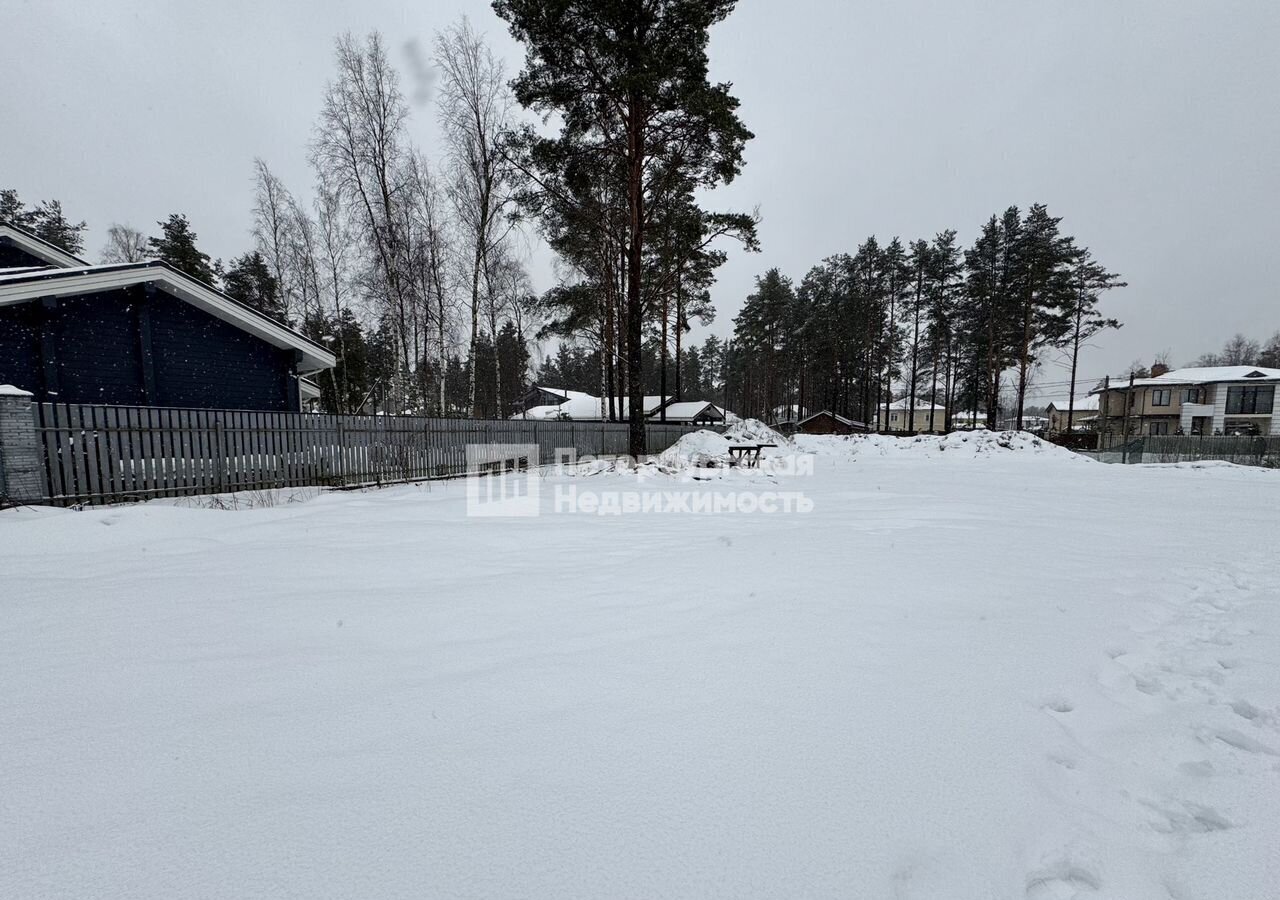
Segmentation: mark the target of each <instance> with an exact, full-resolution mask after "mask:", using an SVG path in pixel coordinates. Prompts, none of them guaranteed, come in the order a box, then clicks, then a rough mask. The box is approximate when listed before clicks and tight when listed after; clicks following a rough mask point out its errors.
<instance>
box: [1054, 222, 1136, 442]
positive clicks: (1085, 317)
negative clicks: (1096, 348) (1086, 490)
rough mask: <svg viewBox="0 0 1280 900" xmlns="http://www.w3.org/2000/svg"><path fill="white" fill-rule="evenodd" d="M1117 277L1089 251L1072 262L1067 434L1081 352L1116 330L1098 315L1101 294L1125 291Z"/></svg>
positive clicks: (1115, 324)
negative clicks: (1103, 334)
mask: <svg viewBox="0 0 1280 900" xmlns="http://www.w3.org/2000/svg"><path fill="white" fill-rule="evenodd" d="M1124 286H1125V283H1124V282H1123V281H1121V280H1120V276H1119V275H1116V274H1114V273H1113V272H1108V271H1107V270H1106V269H1105V268H1104V267H1103V266H1101V265H1099V264H1098V263H1097V262H1096V261H1095V260H1094V259H1093V254H1092V253H1091V252H1090V251H1089V248H1087V247H1084V248H1081V249H1080V250H1079V252H1077V254H1076V257H1075V259H1074V260H1072V262H1071V294H1070V296H1069V298H1068V301H1067V307H1066V319H1067V330H1066V334H1065V344H1066V349H1067V353H1068V354H1069V355H1070V357H1071V384H1070V386H1069V388H1068V392H1067V431H1070V430H1071V427H1072V425H1073V424H1074V419H1075V408H1076V372H1077V370H1078V366H1079V363H1080V348H1081V347H1082V346H1084V344H1085V343H1086V342H1087V341H1088V340H1089V339H1090V338H1092V337H1093V336H1094V335H1096V334H1098V333H1099V332H1101V331H1104V330H1106V329H1109V328H1119V327H1120V322H1119V320H1117V319H1109V318H1104V317H1103V316H1102V315H1101V314H1100V313H1099V312H1098V300H1099V299H1100V298H1101V296H1102V293H1103V292H1104V291H1109V290H1112V289H1113V288H1118V287H1124Z"/></svg>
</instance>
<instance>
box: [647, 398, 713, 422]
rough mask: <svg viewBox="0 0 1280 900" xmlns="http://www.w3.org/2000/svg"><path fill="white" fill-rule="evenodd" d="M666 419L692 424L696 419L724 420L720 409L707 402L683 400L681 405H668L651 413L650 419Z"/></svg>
mask: <svg viewBox="0 0 1280 900" xmlns="http://www.w3.org/2000/svg"><path fill="white" fill-rule="evenodd" d="M663 416H665V417H666V419H667V421H668V422H692V421H694V420H695V419H723V418H724V413H723V412H721V410H720V407H718V406H716V405H715V404H714V403H711V402H710V401H707V400H681V401H680V402H679V403H668V404H667V405H666V407H659V408H658V409H657V410H656V411H654V412H652V413H650V418H654V419H660V418H662V417H663Z"/></svg>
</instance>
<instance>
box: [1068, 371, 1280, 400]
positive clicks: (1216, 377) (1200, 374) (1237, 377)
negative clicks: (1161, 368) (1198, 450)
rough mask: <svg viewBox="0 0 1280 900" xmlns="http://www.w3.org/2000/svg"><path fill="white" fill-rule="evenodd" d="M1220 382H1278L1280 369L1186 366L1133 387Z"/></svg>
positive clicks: (1119, 385) (1118, 386) (1119, 384)
mask: <svg viewBox="0 0 1280 900" xmlns="http://www.w3.org/2000/svg"><path fill="white" fill-rule="evenodd" d="M1220 381H1280V369H1267V368H1264V367H1262V366H1188V367H1187V368H1185V369H1174V370H1172V371H1170V372H1165V373H1164V374H1163V375H1157V376H1156V377H1154V378H1135V379H1134V381H1133V386H1134V387H1165V386H1169V387H1176V386H1178V385H1182V384H1213V383H1215V382H1220ZM1128 386H1129V382H1128V381H1127V380H1125V381H1115V382H1113V383H1112V384H1111V390H1113V391H1114V390H1123V389H1124V388H1127V387H1128ZM1102 390H1103V387H1102V386H1101V385H1099V386H1098V387H1096V388H1094V389H1093V390H1092V391H1090V392H1089V393H1091V394H1097V393H1099V392H1101V391H1102Z"/></svg>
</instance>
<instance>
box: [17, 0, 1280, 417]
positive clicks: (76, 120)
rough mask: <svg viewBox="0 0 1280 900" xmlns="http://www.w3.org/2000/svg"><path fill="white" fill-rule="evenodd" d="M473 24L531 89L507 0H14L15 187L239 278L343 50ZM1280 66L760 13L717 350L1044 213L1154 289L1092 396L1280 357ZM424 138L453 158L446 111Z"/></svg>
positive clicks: (833, 4) (939, 21)
mask: <svg viewBox="0 0 1280 900" xmlns="http://www.w3.org/2000/svg"><path fill="white" fill-rule="evenodd" d="M463 13H465V14H467V15H468V16H470V18H471V19H472V21H473V23H475V24H476V25H477V27H478V28H479V29H481V30H483V31H485V32H486V33H487V34H488V35H489V37H490V38H491V40H492V42H493V44H494V46H495V47H496V48H497V49H498V51H499V52H500V54H501V55H502V56H504V58H506V59H507V60H508V62H509V65H510V67H511V69H512V71H513V73H514V71H515V69H516V68H517V67H518V65H519V62H520V59H521V53H520V50H519V48H518V47H517V46H516V45H515V44H514V43H513V42H512V41H511V40H510V38H509V37H508V36H507V33H506V30H505V28H504V27H503V24H502V23H501V22H499V21H498V20H497V19H496V18H495V17H494V16H493V14H492V12H491V10H490V8H489V4H488V3H487V2H484V0H432V2H426V0H414V2H408V3H406V2H392V0H364V2H351V0H306V2H303V0H278V2H276V0H272V2H263V0H253V2H250V0H217V2H200V3H197V2H158V0H154V2H153V0H81V2H74V0H0V21H3V22H4V23H5V32H6V36H5V41H4V47H5V55H6V60H7V65H6V71H7V75H6V77H5V79H4V81H3V86H0V123H3V126H2V128H3V139H2V140H0V186H11V187H15V188H17V189H18V190H19V192H20V193H21V194H22V196H23V197H24V198H26V199H27V200H28V201H35V200H40V199H47V198H58V199H60V200H61V201H62V202H63V205H64V207H65V209H66V210H67V212H68V214H70V215H72V216H75V217H78V218H84V219H87V220H88V222H89V224H90V226H91V231H90V236H89V241H88V250H89V253H90V255H91V256H93V257H94V258H96V256H97V251H98V249H99V248H100V247H101V245H102V241H103V234H104V232H105V229H106V226H107V225H108V224H110V223H111V222H113V221H121V222H128V223H130V224H133V225H135V226H138V227H141V228H143V229H144V230H150V231H154V230H155V229H154V226H153V223H154V222H155V221H156V220H157V219H161V218H163V217H165V216H167V215H168V214H169V213H170V212H183V213H186V214H187V215H188V217H189V218H190V219H191V222H192V225H193V227H194V228H195V230H196V231H197V233H198V234H199V237H200V242H201V245H202V246H203V247H204V249H205V250H206V251H207V252H209V253H210V254H212V255H214V256H218V257H222V258H224V259H225V258H228V257H230V256H233V255H235V254H238V253H240V252H243V251H244V250H245V249H247V248H248V247H249V245H250V236H249V227H250V208H251V205H252V171H251V163H252V159H253V157H254V156H262V157H264V158H265V159H266V160H267V161H268V162H269V163H270V164H271V165H272V166H273V167H274V168H275V169H276V170H277V171H278V173H279V174H280V175H281V176H282V177H283V178H284V179H285V181H286V182H287V183H288V184H289V186H290V187H291V189H292V190H294V191H296V192H299V193H305V192H306V191H307V188H308V185H309V184H310V182H311V176H310V172H309V171H308V168H307V164H306V143H307V140H308V138H309V136H310V131H311V127H312V123H313V122H314V120H315V117H316V113H317V111H318V109H319V105H320V98H321V93H322V91H323V89H324V85H325V82H326V80H327V79H328V78H329V77H330V72H331V68H332V63H331V59H332V41H333V38H334V36H335V35H337V34H338V33H340V32H342V31H344V30H351V31H354V32H358V33H362V32H367V31H369V30H373V29H377V30H380V31H382V32H383V34H384V35H385V36H386V37H387V39H388V43H389V45H390V46H392V47H393V48H395V49H396V54H397V61H398V62H399V63H400V64H401V65H402V66H404V67H406V68H407V67H408V65H409V55H408V54H407V53H406V52H404V49H403V48H404V47H405V46H406V45H407V44H408V43H409V42H411V41H415V40H416V41H418V42H419V43H420V44H421V45H422V46H423V47H424V48H425V47H428V46H429V45H430V40H431V36H432V34H433V33H434V32H435V30H437V29H438V28H441V27H443V26H445V25H447V24H448V23H449V22H451V21H453V20H454V19H456V18H457V17H458V16H459V15H461V14H463ZM1277 48H1280V3H1275V2H1273V0H1250V2H1232V0H1214V2H1180V0H1140V2H1139V0H990V2H979V0H948V2H935V3H926V2H905V0H893V2H884V0H881V2H854V0H788V2H779V0H742V2H741V3H740V4H739V8H738V9H737V11H736V12H735V13H734V14H733V15H732V16H731V17H730V19H729V20H728V21H727V22H726V23H725V24H723V25H721V26H719V27H718V28H717V29H716V30H715V31H714V32H713V34H712V42H711V56H712V69H713V76H714V77H715V78H716V79H717V80H727V81H732V82H733V83H734V85H735V93H736V94H737V96H738V97H739V98H740V99H741V100H742V110H741V112H742V117H743V119H744V120H745V121H746V123H747V126H748V127H749V128H751V129H752V130H753V131H754V132H755V134H756V138H755V140H753V141H752V142H751V143H750V144H749V145H748V147H747V153H746V160H747V164H746V168H745V170H744V172H743V175H742V176H741V178H740V179H739V180H737V181H735V182H734V184H733V185H731V186H730V187H728V188H726V189H723V190H721V191H718V192H716V195H714V197H715V205H717V206H720V207H724V208H735V209H740V210H749V209H751V208H752V207H754V206H757V205H758V206H759V207H760V211H761V213H762V215H763V223H762V227H761V239H762V244H763V252H761V253H759V254H750V255H748V254H743V253H741V252H735V253H733V255H732V257H731V261H730V262H729V264H728V265H726V266H725V267H724V269H722V270H721V275H720V278H719V281H718V283H717V285H716V287H715V289H714V295H713V296H714V300H715V304H716V307H717V309H718V310H719V317H718V320H717V322H716V324H715V325H713V326H712V330H714V331H716V332H718V333H721V334H725V333H728V331H729V330H730V329H731V328H732V322H731V320H732V317H733V315H734V314H735V313H736V312H737V309H738V307H739V305H740V303H741V301H742V298H743V297H744V296H745V295H746V293H748V292H749V291H750V289H751V286H752V279H753V277H754V276H755V275H756V274H758V273H760V272H762V271H763V270H764V269H766V268H768V267H770V266H777V267H778V268H780V269H781V270H782V271H784V272H785V273H786V274H788V275H789V276H791V277H792V278H793V279H795V280H796V281H797V282H798V281H799V280H800V278H801V277H803V275H804V273H805V271H806V270H807V269H808V268H809V267H810V266H812V265H813V264H815V263H816V262H818V261H819V260H821V259H822V258H823V257H824V256H827V255H830V254H832V253H837V252H841V251H848V252H852V251H853V250H854V248H855V247H856V245H857V244H858V243H859V242H860V241H861V240H863V239H864V238H865V237H866V236H867V235H868V234H872V233H874V234H876V235H877V236H878V237H880V238H881V239H888V238H890V237H892V236H894V235H900V236H902V237H903V238H904V239H909V238H913V237H917V236H925V237H929V236H932V235H933V234H934V233H935V232H937V231H939V230H941V229H943V228H948V227H951V228H956V229H957V230H958V231H959V232H960V238H961V240H962V242H963V243H965V244H966V245H967V244H969V243H970V242H971V241H972V239H973V237H974V235H975V233H976V231H977V229H978V228H979V226H980V225H981V223H982V222H983V221H984V220H985V219H986V218H987V217H988V216H989V215H990V214H991V213H993V212H998V211H1000V210H1002V209H1004V207H1006V206H1008V205H1010V204H1018V205H1020V206H1023V207H1025V206H1027V205H1029V204H1031V203H1033V202H1043V203H1046V204H1048V206H1049V208H1050V210H1051V211H1052V212H1053V213H1054V214H1055V215H1059V216H1062V217H1063V226H1064V228H1065V230H1066V231H1067V232H1068V233H1071V234H1074V235H1075V236H1076V237H1077V239H1078V240H1079V241H1080V242H1082V243H1084V244H1086V245H1088V246H1090V247H1092V248H1093V250H1094V252H1095V255H1096V256H1097V257H1098V258H1099V259H1100V260H1101V261H1102V262H1103V263H1105V264H1106V265H1108V266H1109V267H1111V268H1112V269H1113V270H1116V271H1118V272H1120V273H1121V274H1123V275H1124V276H1125V277H1126V279H1127V280H1128V281H1129V283H1130V286H1129V287H1128V288H1127V289H1125V290H1123V291H1117V292H1115V293H1114V294H1113V295H1112V296H1111V297H1110V298H1109V299H1108V301H1107V305H1108V308H1109V310H1110V312H1111V313H1112V314H1113V315H1116V316H1118V317H1119V318H1121V319H1123V320H1124V321H1125V322H1126V326H1125V328H1124V329H1123V330H1121V331H1120V332H1117V333H1110V334H1107V335H1105V336H1103V337H1102V338H1101V339H1100V342H1099V343H1100V346H1099V347H1098V348H1097V349H1094V350H1091V351H1090V352H1089V354H1088V356H1087V358H1086V359H1085V361H1084V363H1083V365H1082V372H1081V374H1082V375H1083V376H1086V377H1092V376H1095V375H1101V374H1103V373H1104V372H1113V373H1118V372H1120V371H1122V370H1124V369H1125V368H1126V367H1127V365H1128V363H1129V362H1130V361H1131V360H1133V359H1134V358H1136V357H1142V358H1144V359H1147V360H1149V359H1150V357H1151V356H1152V355H1153V354H1155V353H1158V352H1160V351H1165V350H1167V351H1169V352H1170V353H1171V356H1172V359H1173V362H1174V363H1185V362H1188V361H1190V360H1191V359H1192V358H1194V357H1195V356H1197V355H1199V354H1200V353H1201V352H1203V351H1205V350H1211V349H1217V348H1218V347H1219V346H1220V345H1221V344H1222V343H1223V341H1225V340H1226V339H1227V338H1228V337H1229V336H1230V335H1231V334H1233V333H1235V332H1236V331H1244V332H1246V333H1247V334H1250V335H1251V336H1255V337H1258V338H1263V337H1265V336H1267V335H1268V334H1270V333H1271V332H1272V331H1275V330H1276V329H1277V328H1280V302H1277V301H1280V291H1278V290H1277V284H1278V283H1280V250H1278V249H1277V248H1278V247H1280V227H1278V226H1277V207H1278V202H1277V201H1278V200H1280V102H1277V97H1278V94H1280V49H1277ZM409 87H410V88H412V85H411V84H410V85H409ZM411 128H412V131H413V134H414V137H415V139H416V140H417V142H418V143H419V144H420V145H422V146H423V147H424V148H426V149H427V151H428V152H429V153H432V154H434V153H435V152H436V148H437V134H436V129H435V127H434V110H433V109H432V108H431V106H430V104H429V103H428V104H426V105H420V106H416V107H415V111H414V117H413V121H412V124H411ZM535 254H536V255H535V258H534V260H533V271H534V273H535V278H536V280H537V281H538V287H539V288H540V289H541V288H545V287H548V286H549V284H550V269H549V266H548V265H547V261H546V256H545V253H539V252H537V251H535ZM1063 377H1064V376H1063V375H1062V374H1061V370H1059V369H1056V368H1054V367H1053V366H1052V365H1050V366H1049V367H1048V368H1047V369H1046V371H1045V373H1044V374H1043V375H1042V376H1041V380H1042V381H1044V382H1046V383H1047V384H1048V383H1052V382H1055V381H1060V380H1061V379H1062V378H1063ZM1045 393H1046V394H1047V395H1048V394H1056V393H1059V391H1058V390H1054V389H1053V388H1052V387H1047V388H1046V390H1045Z"/></svg>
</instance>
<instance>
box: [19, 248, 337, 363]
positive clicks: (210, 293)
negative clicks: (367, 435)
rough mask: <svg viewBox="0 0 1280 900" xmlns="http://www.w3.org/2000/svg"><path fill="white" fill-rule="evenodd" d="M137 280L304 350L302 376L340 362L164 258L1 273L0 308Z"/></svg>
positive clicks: (112, 287) (108, 288) (266, 337)
mask: <svg viewBox="0 0 1280 900" xmlns="http://www.w3.org/2000/svg"><path fill="white" fill-rule="evenodd" d="M0 272H3V270H0ZM135 284H154V285H156V286H157V287H159V288H160V289H162V290H163V291H164V292H165V293H167V294H170V295H172V296H174V297H177V298H178V299H179V300H183V301H185V302H187V303H190V304H191V305H192V306H194V307H196V308H198V309H202V310H204V311H205V312H207V313H209V314H210V315H212V316H214V317H216V318H219V319H221V320H222V321H224V322H226V323H228V324H229V325H234V326H235V327H237V328H239V329H240V330H242V331H246V332H248V333H249V334H252V335H254V336H255V337H258V338H260V339H262V340H264V341H266V342H267V343H268V344H271V345H273V346H276V347H279V348H281V349H284V350H297V351H298V352H299V353H300V354H301V359H300V360H299V362H298V371H299V372H300V373H302V374H307V373H310V372H318V371H320V370H322V369H328V368H330V367H332V366H333V365H335V363H336V360H335V359H334V356H333V354H332V353H330V352H329V351H328V350H326V349H325V348H324V347H322V346H320V345H319V344H317V343H315V342H313V341H311V340H309V339H307V338H305V337H303V336H302V335H301V334H299V333H298V332H296V331H294V330H293V329H292V328H287V327H285V326H284V325H281V324H280V323H279V322H276V321H275V320H273V319H270V318H268V317H267V316H264V315H263V314H262V313H260V312H258V311H257V310H254V309H250V308H249V307H247V306H245V305H244V304H242V303H239V302H237V301H235V300H233V299H231V298H230V297H228V296H227V295H226V294H224V293H222V292H221V291H219V290H216V289H214V288H211V287H209V285H207V284H204V283H203V282H201V281H197V280H196V279H194V278H192V277H191V276H190V275H187V274H185V273H183V272H179V271H178V270H177V269H175V268H173V267H172V266H170V265H169V264H168V263H165V262H161V261H160V260H151V261H149V262H140V263H118V264H114V265H105V266H77V267H74V268H64V269H40V270H37V271H30V270H27V271H22V272H15V273H10V274H0V306H10V305H12V304H16V303H28V302H30V301H32V300H40V299H43V298H45V297H67V296H75V295H78V294H90V293H94V292H97V291H111V290H117V289H119V288H124V287H129V286H131V285H135Z"/></svg>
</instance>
